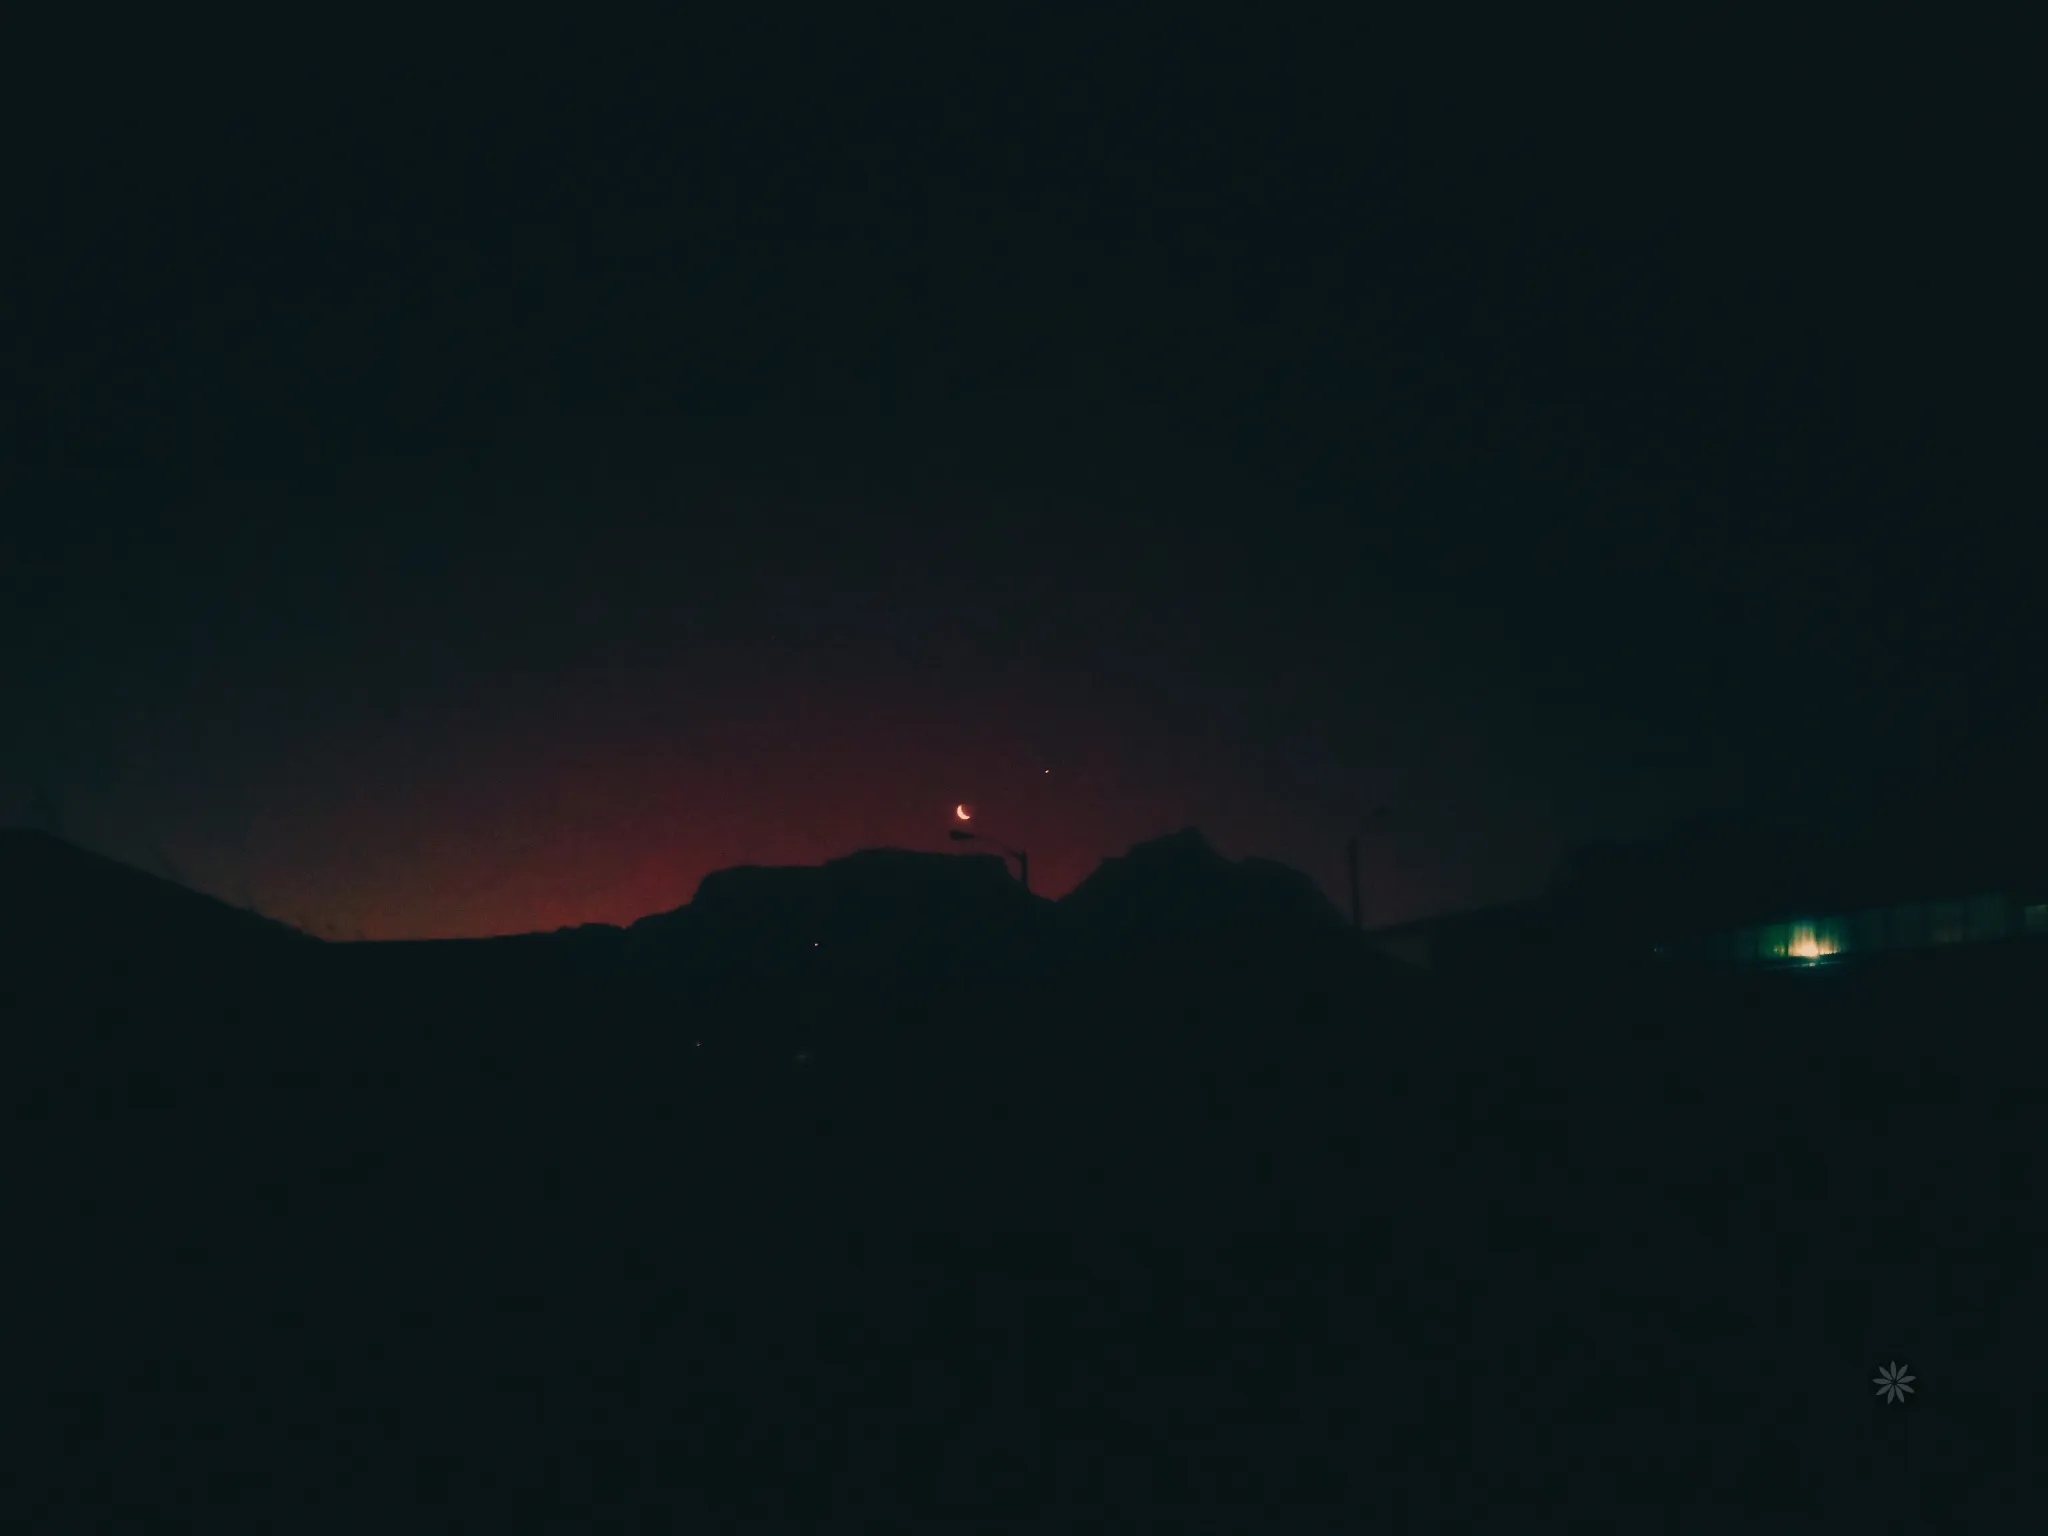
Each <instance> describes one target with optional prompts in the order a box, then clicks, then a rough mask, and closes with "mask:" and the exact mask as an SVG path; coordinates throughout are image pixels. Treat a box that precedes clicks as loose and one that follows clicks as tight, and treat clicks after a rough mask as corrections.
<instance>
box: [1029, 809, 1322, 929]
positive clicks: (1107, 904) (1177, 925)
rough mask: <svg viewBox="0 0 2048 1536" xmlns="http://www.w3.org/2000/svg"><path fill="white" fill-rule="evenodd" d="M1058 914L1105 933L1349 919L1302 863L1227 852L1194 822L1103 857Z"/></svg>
mask: <svg viewBox="0 0 2048 1536" xmlns="http://www.w3.org/2000/svg"><path fill="white" fill-rule="evenodd" d="M1059 918H1060V923H1061V927H1062V928H1063V930H1065V931H1066V932H1068V933H1073V934H1092V935H1099V936H1102V937H1105V938H1138V937H1149V936H1158V935H1164V934H1169V933H1192V932H1201V931H1204V930H1212V929H1217V928H1225V927H1246V926H1253V927H1277V928H1297V929H1311V930H1313V929H1325V930H1334V929H1339V928H1344V927H1346V926H1348V924H1347V923H1346V921H1345V919H1344V916H1343V914H1342V913H1340V912H1339V911H1338V910H1337V908H1336V907H1335V906H1334V905H1333V904H1332V903H1331V901H1330V899H1329V898H1328V897H1327V896H1325V895H1324V894H1323V893H1322V892H1321V891H1320V890H1318V889H1317V888H1316V884H1315V882H1314V881H1313V880H1311V879H1309V877H1308V876H1307V875H1305V874H1303V873H1302V872H1301V871H1300V870H1297V869H1292V868H1289V867H1288V866H1287V865H1285V864H1280V863H1276V862H1274V861H1272V860H1270V859H1227V858H1225V857H1224V856H1223V855H1222V854H1220V853H1218V852H1217V851H1216V849H1215V847H1214V846H1213V845H1212V844H1211V843H1210V842H1209V840H1208V839H1207V838H1205V837H1204V836H1203V835H1202V833H1201V832H1200V831H1199V830H1198V829H1196V828H1194V827H1184V828H1182V829H1181V830H1180V831H1178V832H1172V833H1168V834H1167V835H1166V836H1164V837H1157V838H1153V839H1152V840H1151V841H1149V842H1143V843H1139V844H1137V845H1135V846H1134V847H1132V849H1131V850H1130V851H1129V852H1128V853H1126V854H1125V855H1124V856H1123V857H1122V858H1112V859H1104V860H1103V861H1102V863H1101V864H1100V865H1098V866H1097V867H1096V869H1095V872H1094V873H1093V874H1091V875H1089V876H1088V878H1087V879H1085V880H1083V881H1082V882H1081V883H1080V884H1079V885H1077V886H1076V887H1074V889H1073V890H1072V891H1070V892H1068V894H1067V895H1066V897H1065V898H1063V899H1062V900H1061V901H1060V903H1059Z"/></svg>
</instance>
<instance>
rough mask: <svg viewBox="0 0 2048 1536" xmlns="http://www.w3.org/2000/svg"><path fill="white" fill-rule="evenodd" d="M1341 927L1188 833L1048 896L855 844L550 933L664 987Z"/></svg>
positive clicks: (1302, 888)
mask: <svg viewBox="0 0 2048 1536" xmlns="http://www.w3.org/2000/svg"><path fill="white" fill-rule="evenodd" d="M1347 926H1348V925H1347V924H1346V922H1345V920H1344V918H1343V916H1342V914H1341V913H1339V912H1338V910H1337V909H1336V907H1335V906H1334V905H1332V904H1331V902H1330V901H1329V899H1328V898H1327V897H1326V896H1324V895H1323V894H1322V892H1321V891H1319V890H1318V889H1317V888H1316V886H1315V883H1314V882H1313V881H1312V880H1310V879H1309V877H1308V876H1307V875H1305V874H1302V873H1301V872H1300V871H1299V870H1295V869H1291V868H1289V867H1288V866H1286V865H1284V864H1279V863H1275V862H1272V861H1271V860H1266V859H1241V860H1234V859H1227V858H1225V857H1223V855H1221V854H1220V853H1218V852H1217V851H1216V849H1215V848H1214V847H1213V846H1212V845H1211V844H1210V843H1209V841H1208V840H1207V839H1206V838H1205V837H1204V836H1203V835H1202V833H1201V832H1200V831H1199V830H1197V829H1195V828H1193V827H1189V828H1185V829H1183V830H1181V831H1179V832H1175V833H1171V834H1169V835H1167V836H1164V837H1160V838H1155V839H1153V840H1151V841H1149V842H1143V843H1139V844H1137V845H1135V846H1133V847H1132V848H1131V849H1130V851H1129V852H1128V853H1126V854H1124V855H1123V856H1122V857H1120V858H1111V859H1105V860H1104V861H1103V862H1102V864H1101V865H1100V866H1099V867H1098V868H1097V869H1096V870H1095V871H1094V873H1093V874H1091V875H1089V877H1088V878H1087V879H1086V880H1084V881H1082V883H1081V884H1080V885H1079V886H1077V887H1076V888H1075V889H1074V890H1073V891H1072V892H1070V893H1069V894H1068V895H1067V896H1065V897H1064V898H1062V899H1061V900H1059V901H1057V902H1054V901H1049V900H1047V899H1046V898H1044V897H1042V896H1035V895H1032V894H1030V893H1029V892H1027V891H1026V890H1025V889H1024V888H1023V886H1022V885H1020V884H1019V883H1018V882H1017V881H1016V880H1014V879H1012V878H1011V876H1010V873H1009V870H1008V867H1007V866H1006V865H1005V863H1004V861H1003V860H1002V859H1000V858H997V857H994V856H993V855H988V854H967V855H952V854H939V853H921V852H914V851H910V850H905V849H900V848H870V849H863V850H862V851H860V852H858V853H854V854H850V855H848V856H847V857H845V858H840V859H832V860H828V861H827V862H826V863H824V864H819V865H784V866H773V867H764V866H759V865H741V866H739V867H737V868H732V869H721V870H716V871H714V872H712V873H711V874H708V875H706V876H705V877H704V879H703V880H702V881H701V882H700V883H699V885H698V888H697V892H696V894H695V896H694V897H693V898H692V899H691V901H690V902H689V904H688V905H687V906H683V907H678V908H676V909H675V910H673V911H669V912H662V913H656V914H654V915H652V916H649V917H645V918H642V919H640V920H639V921H638V922H636V923H634V924H633V925H632V926H631V928H630V929H627V930H625V931H624V934H623V942H619V940H620V937H621V936H620V934H619V931H618V930H612V931H610V932H609V933H606V932H600V931H596V930H569V931H565V932H563V933H561V934H558V935H554V936H553V937H554V938H556V939H557V940H559V941H561V942H563V943H568V944H573V945H576V946H578V947H580V948H581V950H582V951H583V953H584V954H585V955H587V956H590V957H593V959H594V961H595V963H597V964H600V965H602V966H605V967H607V968H620V967H622V968H624V969H625V970H627V971H632V972H638V973H641V974H647V975H652V976H655V977H658V978H660V979H662V980H664V981H666V982H669V983H683V982H687V980H688V979H689V978H691V977H711V976H730V975H754V976H770V975H775V976H784V977H797V978H818V979H821V980H823V979H832V978H854V977H861V978H867V979H871V980H876V981H892V980H903V979H906V978H911V977H918V978H932V979H937V978H944V977H949V976H953V977H957V976H965V975H973V974H975V973H977V972H986V971H991V970H1005V971H1008V970H1016V971H1033V970H1041V969H1044V968H1046V967H1050V966H1057V965H1059V964H1061V963H1064V962H1067V961H1072V960H1077V959H1080V958H1082V957H1084V956H1089V955H1095V954H1100V953H1101V952H1103V951H1105V950H1108V949H1112V948H1116V947H1119V946H1125V945H1129V944H1132V943H1144V942H1149V941H1156V940H1162V939H1166V938H1169V937H1171V936H1173V935H1180V934H1186V935H1201V934H1213V933H1215V932H1216V931H1218V930H1223V929H1271V930H1276V931H1300V932H1312V933H1321V932H1334V931H1338V930H1342V929H1344V928H1346V927H1347Z"/></svg>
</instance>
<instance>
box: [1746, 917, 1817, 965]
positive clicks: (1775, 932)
mask: <svg viewBox="0 0 2048 1536" xmlns="http://www.w3.org/2000/svg"><path fill="white" fill-rule="evenodd" d="M1809 926H1810V925H1809ZM1792 929H1793V925H1792V924H1791V923H1766V924H1765V925H1764V926H1763V927H1761V928H1759V929H1757V931H1756V957H1757V959H1759V960H1784V959H1788V958H1789V957H1790V956H1791V954H1792Z"/></svg>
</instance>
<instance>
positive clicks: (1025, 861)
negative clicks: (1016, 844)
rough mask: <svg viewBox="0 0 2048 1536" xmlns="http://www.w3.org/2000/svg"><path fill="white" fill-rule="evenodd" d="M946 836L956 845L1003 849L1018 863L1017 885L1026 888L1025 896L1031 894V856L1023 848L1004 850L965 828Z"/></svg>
mask: <svg viewBox="0 0 2048 1536" xmlns="http://www.w3.org/2000/svg"><path fill="white" fill-rule="evenodd" d="M946 836H948V837H950V838H951V839H953V841H954V842H956V843H987V844H988V845H989V846H990V847H991V848H997V849H1001V851H1002V852H1004V853H1005V854H1008V855H1009V856H1010V857H1011V858H1013V859H1015V860H1016V861H1017V883H1018V884H1019V885H1021V886H1023V887H1024V894H1025V895H1027V896H1028V895H1030V894H1031V855H1030V854H1028V853H1026V852H1025V851H1024V850H1023V849H1022V848H1004V847H1003V845H1002V844H1001V843H999V842H997V841H996V840H995V839H994V838H990V837H983V836H982V835H981V834H980V833H979V832H969V831H968V830H967V829H966V828H965V827H955V828H953V829H952V831H950V832H948V833H947V834H946Z"/></svg>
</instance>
